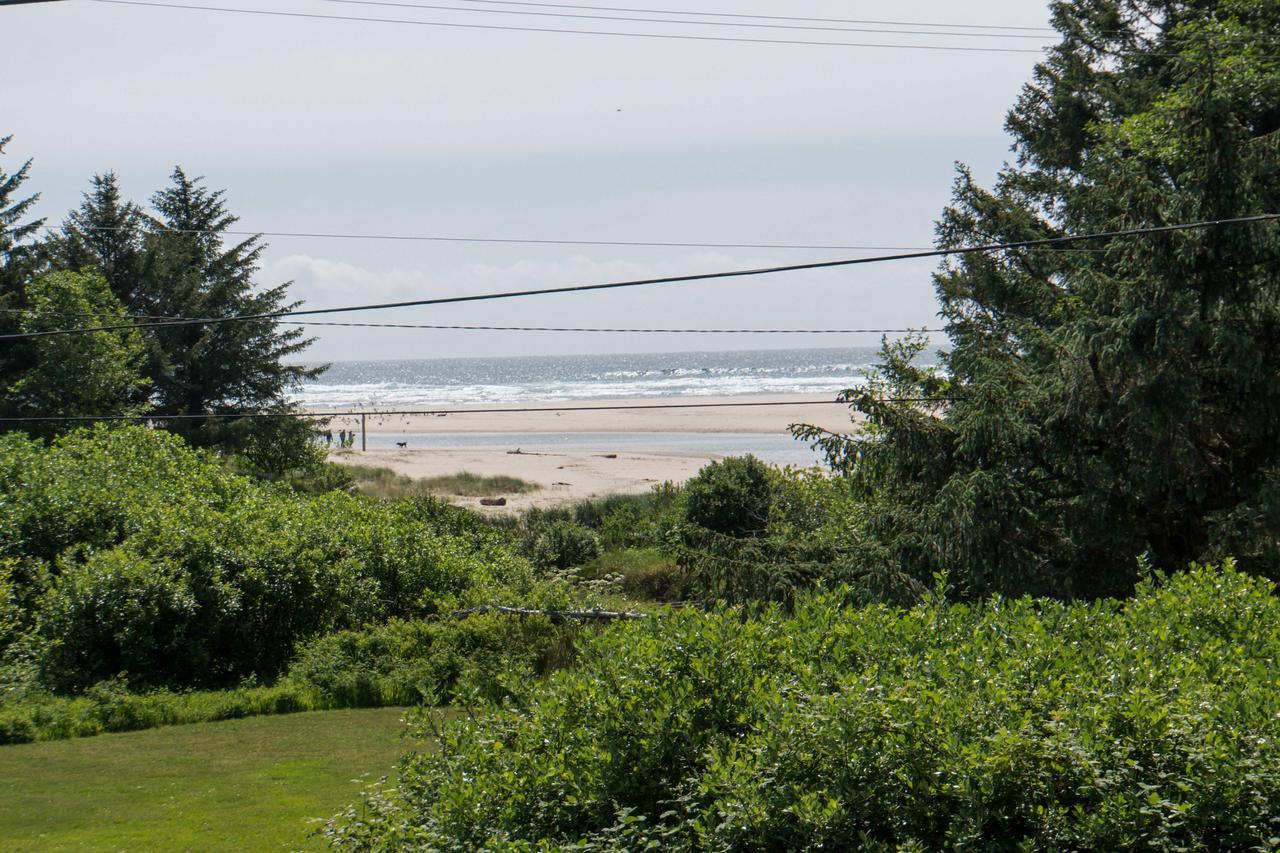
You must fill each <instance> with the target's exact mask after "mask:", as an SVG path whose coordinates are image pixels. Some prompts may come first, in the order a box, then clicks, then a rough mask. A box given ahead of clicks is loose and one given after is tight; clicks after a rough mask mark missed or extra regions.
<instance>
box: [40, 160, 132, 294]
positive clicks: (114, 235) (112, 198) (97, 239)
mask: <svg viewBox="0 0 1280 853" xmlns="http://www.w3.org/2000/svg"><path fill="white" fill-rule="evenodd" d="M149 224H150V220H149V218H148V217H147V216H146V214H144V213H143V211H142V210H141V208H139V207H138V206H137V205H136V204H134V203H133V202H130V201H126V200H124V199H123V197H122V196H121V194H120V183H119V180H118V179H117V178H116V174H115V173H114V172H106V173H105V174H101V175H94V176H93V180H92V186H91V188H90V190H89V192H87V193H85V194H84V199H83V200H82V201H81V203H80V207H79V208H78V209H76V210H73V211H72V212H71V213H70V214H69V215H68V216H67V218H66V220H65V221H64V222H63V225H62V233H61V235H60V236H57V237H55V238H52V239H50V240H49V241H48V243H47V245H46V253H47V254H48V255H49V256H50V258H51V260H52V263H53V265H54V266H55V267H57V268H59V269H66V270H70V271H73V272H83V271H87V270H97V271H98V272H100V273H101V274H102V275H103V277H104V278H105V279H106V281H107V285H108V286H109V287H110V288H111V292H112V293H114V294H115V295H116V298H117V299H119V300H120V302H121V303H122V304H123V305H124V307H125V309H126V310H127V311H129V312H130V313H135V314H136V313H139V312H141V311H142V310H143V309H144V308H145V307H146V304H147V301H148V300H147V298H146V294H145V292H144V289H143V283H144V277H145V274H146V253H145V252H144V251H143V238H144V235H145V233H146V229H147V227H148V225H149Z"/></svg>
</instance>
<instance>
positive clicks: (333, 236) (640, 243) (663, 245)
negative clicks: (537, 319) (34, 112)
mask: <svg viewBox="0 0 1280 853" xmlns="http://www.w3.org/2000/svg"><path fill="white" fill-rule="evenodd" d="M40 227H41V228H42V229H43V230H45V231H62V232H64V233H70V232H73V231H101V232H116V231H128V230H129V228H127V227H123V226H120V227H97V226H92V227H83V226H80V225H42V226H40ZM152 230H153V231H155V232H156V233H161V234H191V235H217V234H226V235H228V236H232V237H282V238H289V237H300V238H314V239H321V240H387V241H393V242H394V241H401V242H418V243H515V244H522V245H535V246H629V247H635V248H658V249H798V250H809V251H835V252H861V251H870V252H881V251H884V252H889V251H916V250H923V249H928V248H932V247H931V246H839V245H823V244H799V243H679V242H674V243H673V242H660V241H654V240H544V239H538V238H524V237H453V236H436V235H427V236H418V235H401V234H350V233H327V232H318V231H239V230H231V229H222V230H208V229H197V228H163V227H160V228H154V229H152Z"/></svg>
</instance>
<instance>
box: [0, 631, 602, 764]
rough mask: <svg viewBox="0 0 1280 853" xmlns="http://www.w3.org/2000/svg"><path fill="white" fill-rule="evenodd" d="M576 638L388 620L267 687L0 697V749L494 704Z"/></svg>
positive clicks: (301, 659)
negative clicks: (254, 722) (205, 725)
mask: <svg viewBox="0 0 1280 853" xmlns="http://www.w3.org/2000/svg"><path fill="white" fill-rule="evenodd" d="M580 630H583V629H579V628H576V627H574V626H567V625H553V624H552V623H551V622H550V620H548V619H546V618H544V617H530V618H523V619H513V618H511V617H508V616H500V615H493V614H481V615H477V616H473V617H471V618H470V619H466V620H438V621H429V622H428V621H421V620H419V621H410V622H401V621H394V622H391V623H389V624H387V625H378V626H373V627H370V628H366V629H364V630H361V631H339V632H337V633H334V634H328V635H325V636H322V637H319V638H317V639H315V640H312V641H310V642H308V643H305V644H304V645H303V647H302V648H301V650H300V651H299V652H298V655H297V658H296V659H295V660H294V662H293V664H292V665H291V666H290V669H289V673H288V675H287V676H286V677H285V678H283V679H281V680H280V681H279V682H277V683H276V684H275V685H272V686H269V687H264V686H243V687H238V688H235V689H232V690H219V691H172V690H165V689H160V690H146V691H141V692H138V691H135V690H133V689H131V688H130V686H129V685H128V684H127V683H126V682H124V681H123V680H119V679H114V680H110V681H104V682H100V683H98V684H95V685H94V686H92V687H90V688H89V689H87V690H85V691H82V692H81V693H80V694H79V695H77V696H59V695H55V694H52V693H48V692H43V691H38V690H30V689H29V690H26V691H18V692H13V693H12V694H10V695H4V694H0V695H4V701H3V702H0V744H9V743H28V742H30V741H37V740H61V739H64V738H73V737H89V736H92V735H97V734H103V733H106V732H125V731H134V730H137V729H149V728H157V727H159V726H172V725H181V724H185V723H202V722H210V721H213V720H226V719H232V718H236V717H254V716H264V715H270V714H289V713H294V712H298V711H322V710H330V709H333V708H381V707H397V706H409V705H420V704H424V703H427V704H433V705H447V704H452V703H461V704H482V703H486V702H489V703H492V702H502V701H504V700H506V699H508V698H510V697H511V696H512V695H513V688H517V689H518V688H519V687H520V686H521V685H523V684H524V683H525V682H526V681H527V680H529V679H532V678H536V677H539V676H542V675H545V674H547V673H548V672H551V671H552V670H554V669H557V668H559V667H561V666H563V665H565V664H566V663H568V662H569V661H570V660H571V659H572V656H573V649H574V644H575V641H576V638H577V636H578V633H579V631H580Z"/></svg>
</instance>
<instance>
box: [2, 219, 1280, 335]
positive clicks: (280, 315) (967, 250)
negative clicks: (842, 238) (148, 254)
mask: <svg viewBox="0 0 1280 853" xmlns="http://www.w3.org/2000/svg"><path fill="white" fill-rule="evenodd" d="M1277 219H1280V213H1264V214H1260V215H1257V216H1241V217H1236V218H1233V219H1213V220H1206V221H1203V222H1185V223H1180V224H1174V225H1153V226H1149V227H1146V228H1130V229H1126V230H1120V231H1102V232H1097V233H1093V234H1078V235H1074V236H1065V237H1047V238H1042V239H1039V240H1020V241H1018V242H1014V243H991V244H986V245H982V246H966V247H961V248H956V249H934V250H932V251H928V252H908V253H904V254H897V255H878V256H874V257H866V258H848V259H845V260H839V261H817V262H813V263H807V264H789V265H786V266H775V267H762V268H760V269H745V270H729V271H725V272H714V273H699V274H695V275H680V276H667V277H663V278H646V279H636V280H632V281H616V282H609V283H606V284H578V285H566V286H563V287H545V288H536V289H530V290H512V291H505V292H499V293H479V294H474V295H472V296H442V297H436V298H433V299H410V300H405V301H402V302H381V303H373V304H369V305H348V306H343V307H339V308H309V309H305V310H302V311H274V312H269V313H264V314H246V315H241V316H233V317H208V318H201V319H182V320H166V321H160V322H155V323H126V324H116V325H109V326H91V327H85V328H78V329H53V330H49V331H44V332H22V333H18V334H8V335H0V340H21V339H27V338H42V337H52V336H54V335H75V334H85V333H88V332H110V331H117V330H120V329H146V328H157V327H165V326H195V325H217V324H222V323H242V322H250V321H256V320H280V319H284V318H287V317H305V316H316V315H322V314H346V313H353V312H357V311H382V310H387V309H391V308H417V307H423V306H428V305H457V304H461V303H466V302H489V301H495V300H501V299H521V298H524V297H529V296H549V295H552V294H562V293H589V292H593V291H600V290H619V289H622V288H631V287H646V286H651V285H660V284H681V283H685V282H692V281H717V280H721V279H730V278H749V277H755V276H762V275H777V274H779V273H784V272H801V271H805V270H819V269H837V268H841V267H853V266H864V265H868V264H881V263H889V262H893V261H910V260H921V259H925V258H942V257H953V256H965V255H973V254H979V253H985V252H1001V251H1009V250H1014V249H1033V248H1039V247H1054V246H1062V245H1070V244H1073V243H1080V242H1083V241H1086V240H1109V239H1114V238H1117V237H1138V236H1144V235H1152V234H1168V233H1171V232H1176V231H1190V230H1195V229H1202V228H1214V227H1218V226H1223V225H1243V224H1248V223H1256V222H1273V221H1275V220H1277Z"/></svg>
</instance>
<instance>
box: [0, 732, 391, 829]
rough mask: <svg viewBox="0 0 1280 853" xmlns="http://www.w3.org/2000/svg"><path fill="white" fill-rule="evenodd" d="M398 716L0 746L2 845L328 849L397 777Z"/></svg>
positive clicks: (0, 823)
mask: <svg viewBox="0 0 1280 853" xmlns="http://www.w3.org/2000/svg"><path fill="white" fill-rule="evenodd" d="M403 714H404V709H400V708H384V709H377V710H353V711H326V712H320V713H305V714H291V715H288V716H283V717H259V718H254V719H244V720H229V721H226V722H220V723H205V724H199V725H191V726H180V727H175V728H165V729H155V730H151V731H144V732H131V733H128V734H114V735H103V736H101V737H96V738H90V739H87V740H75V741H61V742H56V743H36V744H24V745H19V746H5V747H0V801H3V802H4V803H5V807H4V808H2V809H0V849H4V850H249V849H252V850H297V849H323V847H324V844H322V843H321V839H319V838H316V837H313V836H312V835H311V833H312V831H313V830H314V829H315V827H316V826H318V825H319V823H320V822H321V821H320V820H319V819H323V818H328V817H330V816H332V815H333V814H335V813H337V812H339V811H341V810H342V809H343V808H345V807H346V806H347V805H348V804H349V803H351V802H354V801H356V800H357V799H358V798H359V793H360V791H361V789H362V787H363V786H364V785H366V784H368V783H370V782H374V781H377V779H378V778H380V777H382V776H386V775H391V774H392V773H393V766H394V765H395V763H396V761H397V760H398V759H399V758H400V756H401V755H402V754H403V753H404V752H405V751H407V750H408V749H409V748H410V747H411V744H410V743H407V742H406V741H405V740H404V739H403V737H402V732H403V728H404V727H403V725H402V723H401V717H402V716H403Z"/></svg>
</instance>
